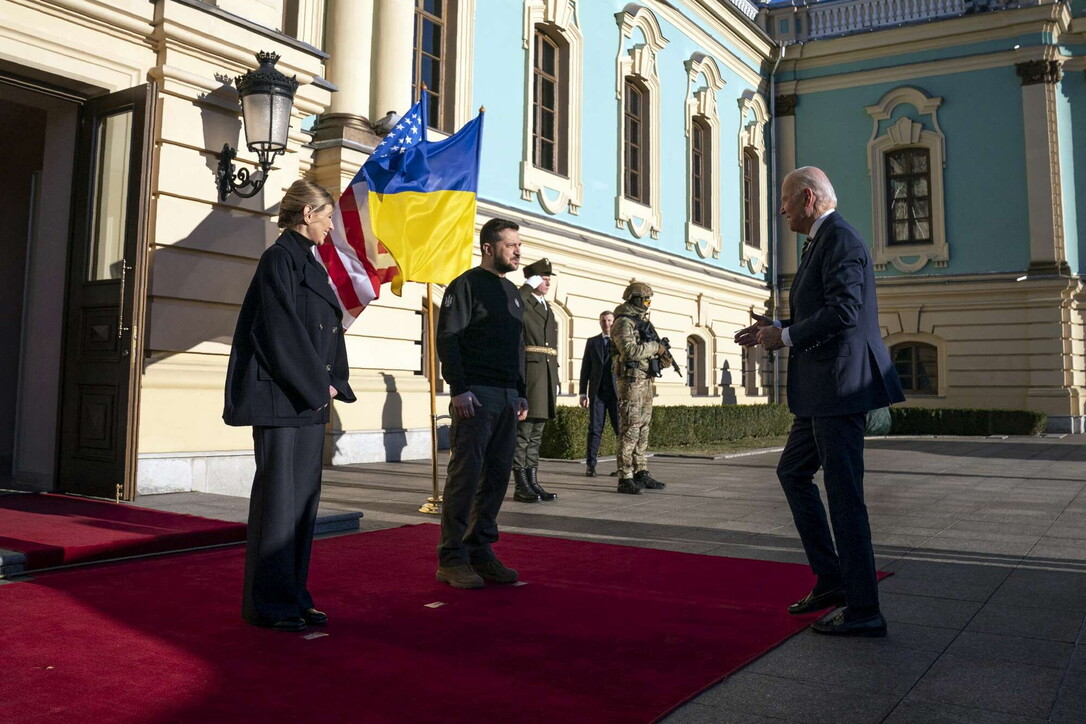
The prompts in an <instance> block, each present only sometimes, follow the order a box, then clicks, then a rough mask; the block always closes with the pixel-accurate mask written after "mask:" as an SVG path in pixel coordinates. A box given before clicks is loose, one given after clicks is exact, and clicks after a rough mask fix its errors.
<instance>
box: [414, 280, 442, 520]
mask: <svg viewBox="0 0 1086 724" xmlns="http://www.w3.org/2000/svg"><path fill="white" fill-rule="evenodd" d="M426 336H427V338H428V339H429V345H428V346H429V348H430V349H429V352H428V353H427V355H426V357H427V361H428V362H429V365H430V370H429V374H427V375H426V376H427V377H428V378H429V380H430V475H431V477H432V479H433V480H432V482H433V486H434V487H433V495H431V496H430V497H429V498H428V499H427V500H426V502H425V503H423V505H422V507H421V508H419V512H420V513H429V514H431V515H440V514H441V494H440V493H439V492H438V489H437V331H436V330H435V329H434V285H433V284H431V283H430V282H427V283H426Z"/></svg>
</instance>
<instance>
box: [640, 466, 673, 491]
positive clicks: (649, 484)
mask: <svg viewBox="0 0 1086 724" xmlns="http://www.w3.org/2000/svg"><path fill="white" fill-rule="evenodd" d="M633 479H634V482H635V483H637V484H638V485H640V486H641V487H642V488H645V489H646V490H663V489H664V488H666V487H667V483H661V482H660V481H659V480H657V479H656V478H654V477H652V476H651V475H649V471H648V470H639V471H637V472H636V473H634V477H633Z"/></svg>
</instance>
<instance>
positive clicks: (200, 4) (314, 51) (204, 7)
mask: <svg viewBox="0 0 1086 724" xmlns="http://www.w3.org/2000/svg"><path fill="white" fill-rule="evenodd" d="M67 1H69V2H70V1H72V0H67ZM170 2H175V3H180V4H181V5H187V6H188V7H190V8H193V9H195V10H199V11H200V12H202V13H207V14H208V15H214V16H215V17H217V18H220V19H222V20H225V21H226V22H228V23H230V24H231V25H236V26H238V27H239V28H244V29H245V30H248V31H249V32H251V33H256V34H257V35H262V36H264V37H265V38H268V39H269V40H273V41H275V42H276V43H279V44H280V45H286V46H287V47H290V48H293V49H294V50H299V51H301V52H303V53H308V54H309V55H312V56H314V57H317V58H320V59H321V60H322V61H325V60H328V57H329V56H328V53H326V52H324V51H323V50H321V49H320V48H314V47H313V46H312V45H310V44H309V43H304V42H302V41H301V40H298V39H297V38H292V37H290V36H289V35H286V34H284V33H281V32H279V31H278V30H274V29H272V28H266V27H264V26H263V25H260V24H259V23H254V22H253V21H252V20H248V19H246V18H243V17H241V16H240V15H235V14H234V13H231V12H227V11H226V10H223V9H222V8H220V7H217V6H215V5H209V4H208V3H206V2H204V0H170Z"/></svg>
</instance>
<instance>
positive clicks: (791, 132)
mask: <svg viewBox="0 0 1086 724" xmlns="http://www.w3.org/2000/svg"><path fill="white" fill-rule="evenodd" d="M798 99H799V96H797V95H796V94H794V93H793V94H789V95H779V96H777V97H776V98H775V99H774V103H773V112H774V113H775V114H776V118H775V119H774V120H775V122H774V124H773V125H774V126H775V127H776V129H777V137H776V139H774V140H775V142H776V144H777V186H778V188H776V189H769V205H770V206H773V203H774V199H777V198H778V194H779V193H780V184H781V182H782V181H784V177H785V176H787V175H788V174H789V173H790V172H791V171H794V170H795V168H796V103H797V101H798ZM779 210H780V208H779V206H778V207H775V208H771V209H770V213H771V214H772V218H774V219H776V224H777V252H778V254H779V255H780V256H779V257H778V259H777V269H776V271H777V276H778V277H780V276H783V275H788V276H791V275H793V274H795V273H796V269H797V268H798V267H799V252H798V250H797V244H798V242H797V241H796V232H794V231H792V230H791V229H789V228H788V219H786V218H784V217H783V216H781V215H780V214H779V213H777V212H778V211H779Z"/></svg>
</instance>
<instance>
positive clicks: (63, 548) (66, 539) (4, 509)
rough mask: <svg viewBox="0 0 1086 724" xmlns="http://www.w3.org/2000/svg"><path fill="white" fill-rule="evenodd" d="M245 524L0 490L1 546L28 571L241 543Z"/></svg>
mask: <svg viewBox="0 0 1086 724" xmlns="http://www.w3.org/2000/svg"><path fill="white" fill-rule="evenodd" d="M243 540H245V525H244V524H243V523H233V522H229V521H225V520H214V519H212V518H201V517H200V516H197V515H183V514H181V513H168V512H166V511H162V510H150V509H148V508H140V507H137V506H135V505H129V504H127V503H111V502H108V501H104V500H90V499H87V498H76V497H72V496H68V495H55V494H53V493H11V494H8V495H0V548H7V549H10V550H14V551H19V552H20V553H24V554H26V570H28V571H30V570H39V569H42V568H52V567H54V566H63V565H70V564H73V563H87V562H91V561H101V560H108V559H111V558H123V557H126V556H135V555H144V554H147V553H162V552H165V551H176V550H184V549H187V548H200V547H203V546H213V545H220V544H222V543H236V542H239V541H243Z"/></svg>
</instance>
